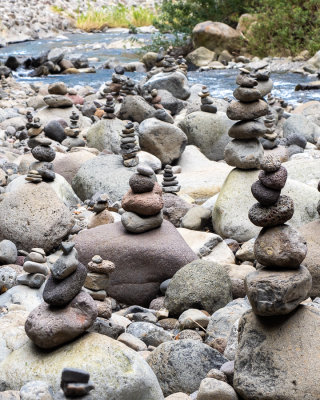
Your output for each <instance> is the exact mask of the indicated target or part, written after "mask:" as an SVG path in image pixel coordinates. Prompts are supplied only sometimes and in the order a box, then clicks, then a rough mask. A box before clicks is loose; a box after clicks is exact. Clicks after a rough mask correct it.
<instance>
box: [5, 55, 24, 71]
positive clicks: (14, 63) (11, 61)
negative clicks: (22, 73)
mask: <svg viewBox="0 0 320 400" xmlns="http://www.w3.org/2000/svg"><path fill="white" fill-rule="evenodd" d="M20 65H21V64H20V62H19V61H18V59H17V57H15V56H9V57H8V58H7V61H6V62H5V66H6V67H8V68H10V69H11V70H12V71H15V70H17V69H18V68H19V67H20Z"/></svg>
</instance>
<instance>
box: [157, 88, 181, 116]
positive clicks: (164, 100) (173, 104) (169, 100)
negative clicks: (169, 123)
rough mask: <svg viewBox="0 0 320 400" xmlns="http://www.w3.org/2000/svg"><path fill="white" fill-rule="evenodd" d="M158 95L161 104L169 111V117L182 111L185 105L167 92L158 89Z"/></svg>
mask: <svg viewBox="0 0 320 400" xmlns="http://www.w3.org/2000/svg"><path fill="white" fill-rule="evenodd" d="M158 95H159V96H160V97H161V104H162V105H163V107H164V108H165V109H167V110H169V111H171V115H176V114H178V113H179V112H180V111H181V110H182V109H183V107H184V104H185V103H184V102H183V101H181V100H180V99H177V98H176V97H174V96H173V95H172V93H170V92H169V91H168V90H165V89H160V90H158Z"/></svg>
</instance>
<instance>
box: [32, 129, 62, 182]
mask: <svg viewBox="0 0 320 400" xmlns="http://www.w3.org/2000/svg"><path fill="white" fill-rule="evenodd" d="M51 144H52V141H51V140H50V139H48V138H46V137H37V136H35V137H31V138H30V139H29V140H28V146H29V147H31V153H32V155H33V157H34V158H35V159H36V160H37V161H38V162H35V163H33V164H32V166H31V168H32V169H31V170H30V171H29V172H28V175H27V177H26V180H27V181H28V182H32V183H39V182H41V181H42V180H43V181H46V182H51V181H53V180H54V179H55V173H54V171H53V164H52V161H53V160H54V159H55V157H56V152H55V151H54V149H53V148H52V147H50V145H51Z"/></svg>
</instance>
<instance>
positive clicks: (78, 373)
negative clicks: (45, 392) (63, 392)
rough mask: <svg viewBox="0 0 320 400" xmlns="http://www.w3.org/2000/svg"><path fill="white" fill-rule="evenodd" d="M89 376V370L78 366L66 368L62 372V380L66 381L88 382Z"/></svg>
mask: <svg viewBox="0 0 320 400" xmlns="http://www.w3.org/2000/svg"><path fill="white" fill-rule="evenodd" d="M89 378H90V374H89V373H88V372H87V371H84V370H83V369H78V368H64V369H63V370H62V374H61V381H62V382H66V383H69V382H70V383H71V382H78V383H88V382H89Z"/></svg>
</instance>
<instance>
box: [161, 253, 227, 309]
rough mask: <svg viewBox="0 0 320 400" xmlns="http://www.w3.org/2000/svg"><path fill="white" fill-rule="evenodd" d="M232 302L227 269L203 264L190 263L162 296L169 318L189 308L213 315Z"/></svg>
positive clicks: (211, 264)
mask: <svg viewBox="0 0 320 400" xmlns="http://www.w3.org/2000/svg"><path fill="white" fill-rule="evenodd" d="M231 300H232V284H231V280H230V278H229V276H228V274H227V271H226V269H225V268H224V267H223V266H221V265H219V264H216V263H214V262H211V261H206V260H196V261H193V262H191V263H190V264H188V265H186V266H184V267H183V268H181V269H180V270H179V271H178V272H176V274H175V275H174V276H173V278H172V279H171V281H170V283H169V285H168V288H167V291H166V294H165V306H166V308H167V309H168V310H169V312H170V314H171V315H180V314H181V313H182V312H183V311H186V310H188V309H190V308H196V309H200V310H206V311H207V312H208V313H210V314H212V313H213V312H215V311H216V310H218V309H219V308H221V307H224V306H225V305H226V304H228V303H229V302H230V301H231Z"/></svg>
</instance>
